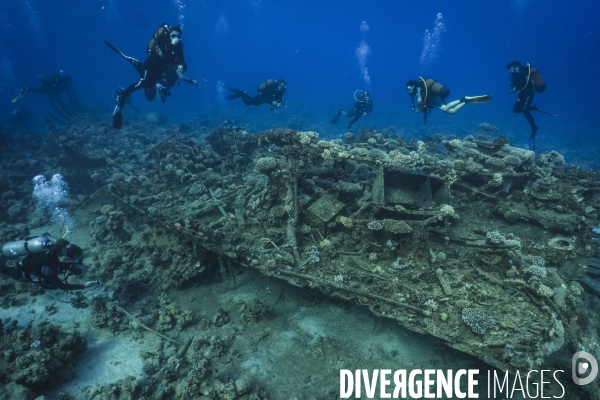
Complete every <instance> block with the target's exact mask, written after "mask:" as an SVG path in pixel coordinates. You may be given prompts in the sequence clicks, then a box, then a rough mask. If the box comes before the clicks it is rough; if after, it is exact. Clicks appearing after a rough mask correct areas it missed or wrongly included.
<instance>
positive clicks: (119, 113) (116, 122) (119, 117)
mask: <svg viewBox="0 0 600 400" xmlns="http://www.w3.org/2000/svg"><path fill="white" fill-rule="evenodd" d="M124 119H125V109H124V107H121V106H120V103H117V105H116V106H115V111H114V112H113V128H115V129H121V127H122V126H123V120H124Z"/></svg>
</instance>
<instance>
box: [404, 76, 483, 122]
mask: <svg viewBox="0 0 600 400" xmlns="http://www.w3.org/2000/svg"><path fill="white" fill-rule="evenodd" d="M406 90H407V91H408V95H409V96H410V98H411V102H412V109H413V110H415V111H416V112H422V113H423V123H425V124H426V123H427V115H428V114H429V113H430V112H431V110H432V109H433V108H434V107H435V108H437V109H438V110H440V111H443V112H445V113H446V114H451V115H454V114H456V113H457V112H458V111H459V110H460V109H461V108H463V107H464V106H465V105H467V104H469V103H487V102H488V101H490V100H492V97H494V94H485V95H481V96H463V97H462V98H461V99H460V100H454V101H451V102H450V103H446V98H447V97H448V96H450V89H448V88H447V87H445V86H443V85H442V84H440V83H438V82H436V81H434V80H433V79H430V78H427V79H425V78H423V77H419V79H417V80H412V79H411V80H409V81H408V82H406ZM415 97H416V98H417V105H416V106H415Z"/></svg>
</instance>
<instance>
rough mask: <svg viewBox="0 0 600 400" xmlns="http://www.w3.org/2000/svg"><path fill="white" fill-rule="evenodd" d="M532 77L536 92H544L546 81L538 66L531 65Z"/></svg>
mask: <svg viewBox="0 0 600 400" xmlns="http://www.w3.org/2000/svg"><path fill="white" fill-rule="evenodd" d="M530 79H531V81H532V82H533V88H534V89H535V91H536V92H538V93H542V92H543V91H544V90H546V83H545V82H544V80H543V79H542V76H541V75H540V71H538V70H537V68H533V67H531V72H530Z"/></svg>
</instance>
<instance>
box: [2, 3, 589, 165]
mask: <svg viewBox="0 0 600 400" xmlns="http://www.w3.org/2000/svg"><path fill="white" fill-rule="evenodd" d="M599 15H600V3H599V2H595V1H580V2H564V1H560V0H510V1H509V0H506V1H500V0H490V1H486V2H482V1H477V0H463V1H460V2H448V1H438V0H434V1H429V2H426V3H424V2H399V1H392V0H377V1H373V2H366V1H358V0H348V1H344V2H333V1H314V0H305V1H302V2H299V1H287V0H283V1H281V0H280V1H273V0H229V1H224V0H220V1H219V0H213V1H205V0H195V1H193V0H149V1H145V2H139V1H135V2H133V1H125V0H90V1H74V0H53V1H42V0H4V1H3V2H2V5H0V116H6V115H8V114H10V112H11V111H12V110H13V109H14V105H13V104H12V103H11V102H10V100H11V99H12V98H13V97H15V96H16V95H17V94H18V90H19V88H20V87H23V86H27V85H29V86H38V82H37V76H38V74H49V73H51V72H53V71H56V70H59V69H64V70H65V71H67V72H68V73H70V74H71V75H72V76H73V78H74V81H73V84H74V87H75V89H76V90H77V92H78V94H79V95H80V97H81V98H82V100H83V102H84V103H85V104H86V105H94V104H97V103H101V104H104V105H106V107H107V109H108V107H112V105H113V103H112V98H111V92H112V91H113V90H114V89H115V88H116V87H118V86H127V85H129V84H131V83H133V82H135V81H136V80H137V73H136V72H135V71H134V69H133V68H132V67H131V66H130V65H128V64H127V63H126V62H125V61H124V60H122V59H120V58H119V57H118V56H116V55H115V54H114V53H113V52H111V51H110V50H109V49H108V48H107V47H106V46H105V45H104V43H103V40H109V41H110V42H112V43H114V44H115V45H117V46H118V47H119V48H121V49H122V50H123V51H124V52H126V53H128V54H130V55H132V56H134V57H137V58H139V59H142V60H143V58H144V57H145V52H144V51H145V48H146V46H147V44H148V41H149V40H150V38H151V36H152V34H153V33H154V32H155V30H156V29H157V27H158V26H159V25H160V24H162V23H163V22H166V23H168V24H171V25H174V24H182V25H183V28H184V34H183V41H184V43H185V57H186V61H187V62H188V65H189V70H188V72H187V75H188V76H189V77H191V78H194V79H197V80H199V81H200V83H201V84H200V86H199V87H194V86H192V85H189V84H185V83H182V84H181V86H178V87H175V88H174V89H173V91H172V96H171V97H170V98H169V99H168V101H167V103H166V104H160V103H159V102H158V101H156V100H155V101H154V102H153V103H148V102H147V101H146V100H145V99H144V96H143V94H142V93H141V91H140V92H137V93H135V94H134V98H133V100H134V103H135V104H136V105H137V106H139V107H141V108H142V110H143V112H157V113H161V114H168V115H169V116H170V119H169V121H171V122H183V121H185V120H187V119H190V118H194V117H196V116H201V115H203V116H209V117H213V118H215V120H218V119H219V118H221V117H222V116H227V117H228V118H231V117H232V116H235V119H236V122H237V123H240V124H247V125H248V126H249V127H250V128H252V127H253V126H256V128H257V129H258V128H264V127H265V126H272V127H276V126H281V125H282V124H283V125H285V124H284V123H285V122H287V121H288V120H289V119H290V118H292V117H293V116H297V117H300V118H301V119H302V120H303V121H304V123H306V124H307V125H309V126H308V127H314V126H319V127H322V129H321V131H322V132H321V133H322V135H323V136H329V137H337V136H339V135H340V134H342V133H343V132H345V129H343V128H342V127H341V124H340V125H339V126H331V124H329V123H328V121H329V118H330V117H331V115H332V114H333V113H335V111H337V110H338V109H339V108H344V109H346V110H348V109H350V108H351V106H352V104H353V101H354V100H353V98H352V97H353V93H354V91H356V90H359V89H360V90H369V91H370V92H371V93H372V98H373V102H374V112H373V114H372V115H370V116H368V117H364V118H363V119H361V120H360V121H359V123H357V124H356V128H357V129H358V128H359V127H360V126H361V125H364V126H367V127H368V126H370V125H371V124H373V125H376V126H377V127H378V128H385V127H387V126H389V125H394V126H396V127H397V128H398V129H399V130H400V131H403V130H405V131H406V132H412V133H411V134H414V135H417V136H418V135H431V134H435V133H447V134H456V135H459V136H464V135H466V134H468V133H470V132H473V131H475V130H476V127H477V124H479V123H481V122H488V123H491V124H493V125H496V126H498V127H499V128H500V133H502V134H507V135H509V136H511V137H514V138H516V139H514V140H513V144H514V145H517V146H521V147H525V146H526V143H527V138H528V136H529V126H528V124H527V122H526V121H525V118H524V117H523V116H522V115H517V114H514V113H513V112H512V106H513V103H514V101H515V98H516V94H512V95H509V94H508V74H507V72H506V68H505V66H506V64H507V63H508V62H510V61H512V60H519V61H521V62H522V63H525V62H527V61H528V62H530V63H531V64H532V65H533V66H534V67H536V68H538V69H539V70H540V72H541V74H542V76H543V78H544V80H545V81H546V83H547V85H548V89H547V91H546V92H544V93H542V94H537V95H536V99H535V101H534V104H538V105H540V106H541V107H543V108H544V109H547V110H549V111H552V112H554V113H556V114H559V115H560V117H557V118H554V117H549V116H546V115H541V114H539V113H534V116H535V118H536V121H537V123H538V125H539V126H540V131H539V133H538V146H539V148H540V150H542V151H543V150H550V149H557V150H559V151H563V152H565V153H566V155H567V160H568V161H569V162H581V163H582V164H584V165H592V166H593V165H594V163H596V164H595V166H598V163H597V161H595V159H596V155H597V152H598V148H599V142H600V139H599V137H598V133H597V132H598V126H599V124H600V118H599V117H598V112H597V106H596V102H597V101H598V93H600V80H599V79H598V74H599V72H600V23H599V22H598V16H599ZM426 31H428V32H426ZM418 76H426V77H431V78H434V79H436V80H438V81H440V82H441V83H442V84H444V85H445V86H447V87H448V88H450V90H451V95H450V98H449V99H451V100H452V99H457V98H460V97H462V96H464V95H479V94H487V93H496V96H495V97H494V99H493V101H492V102H490V103H487V104H481V105H479V104H474V105H468V106H467V107H465V109H463V110H461V111H460V112H459V113H458V114H456V115H454V116H450V115H444V114H443V113H441V112H439V111H434V112H433V114H432V115H431V116H430V118H429V121H428V124H427V126H425V127H424V126H423V120H422V116H421V115H417V114H415V113H414V111H412V110H411V108H410V100H409V97H408V96H407V94H406V91H405V83H406V81H407V80H408V79H411V78H416V77H418ZM268 78H283V79H285V80H286V81H287V84H288V92H287V94H286V96H285V100H287V101H288V104H289V105H288V107H287V108H285V109H282V110H277V111H274V112H272V113H270V112H269V111H268V107H267V106H262V107H244V106H243V104H242V103H241V101H239V100H237V101H230V102H226V101H224V100H223V96H224V95H225V96H226V95H227V94H228V91H227V90H225V91H224V89H225V86H232V87H238V88H242V89H244V90H247V91H248V92H249V93H254V92H255V90H256V86H257V85H258V84H260V83H261V82H263V81H264V80H265V79H268ZM22 104H27V105H29V106H30V107H31V110H32V112H33V113H34V114H35V116H36V121H37V123H38V125H39V126H40V129H42V121H43V119H44V114H45V108H44V107H46V100H45V98H43V97H42V96H33V95H32V96H27V97H26V98H24V99H23V100H22ZM106 118H107V123H108V122H109V121H110V113H107V115H106ZM257 119H260V124H256V121H257ZM253 124H254V125H253Z"/></svg>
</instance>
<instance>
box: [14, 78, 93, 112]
mask: <svg viewBox="0 0 600 400" xmlns="http://www.w3.org/2000/svg"><path fill="white" fill-rule="evenodd" d="M38 79H39V80H40V82H41V84H42V87H41V88H39V89H37V88H32V87H29V86H26V87H24V88H22V89H21V92H20V93H19V96H17V97H16V98H14V99H13V100H12V102H13V103H15V102H16V101H17V100H19V99H20V98H21V97H23V96H25V95H26V94H27V93H37V94H45V95H46V96H47V97H48V102H49V103H50V106H51V107H52V108H53V109H54V110H55V111H56V112H57V113H58V114H59V115H60V116H61V117H62V118H64V119H69V118H70V117H72V116H73V115H74V114H75V113H76V110H78V109H80V108H81V102H80V101H79V98H78V97H77V94H76V93H75V91H74V90H73V87H72V86H71V81H72V80H73V78H72V77H71V75H69V74H67V73H65V71H63V70H60V71H59V72H55V73H53V74H52V75H50V76H42V75H40V76H39V77H38ZM62 92H64V93H65V95H66V96H67V99H68V101H69V105H67V104H66V103H65V102H64V101H63V99H62V98H61V93H62Z"/></svg>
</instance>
